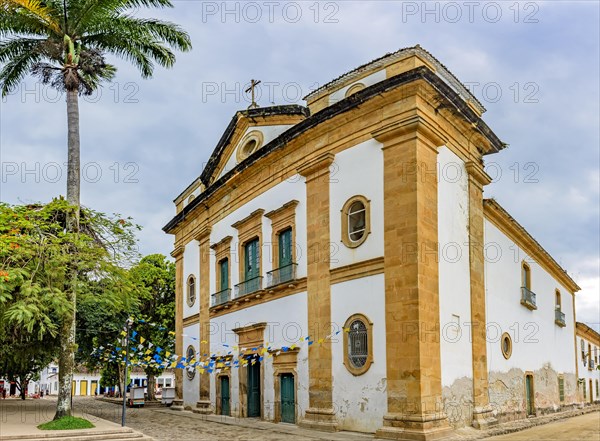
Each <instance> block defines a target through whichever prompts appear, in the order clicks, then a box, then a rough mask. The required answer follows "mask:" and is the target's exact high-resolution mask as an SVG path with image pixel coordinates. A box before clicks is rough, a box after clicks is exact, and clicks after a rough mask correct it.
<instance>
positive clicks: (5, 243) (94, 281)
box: [0, 199, 138, 404]
mask: <svg viewBox="0 0 600 441" xmlns="http://www.w3.org/2000/svg"><path fill="white" fill-rule="evenodd" d="M72 210H73V207H72V206H71V205H69V204H68V203H67V202H66V201H65V200H64V199H57V200H54V201H52V202H50V203H48V204H46V205H41V204H34V205H27V206H23V205H21V206H10V205H7V204H2V203H0V334H1V335H2V337H3V341H5V340H4V339H6V341H8V342H9V344H10V345H11V346H10V347H9V350H10V354H11V356H12V357H13V358H14V360H12V364H10V363H6V367H5V368H4V370H5V371H8V370H9V368H10V369H11V372H14V373H12V374H11V375H21V376H22V379H23V378H24V375H26V374H27V373H26V372H25V371H24V370H23V369H24V367H26V365H27V364H29V365H30V369H31V370H32V371H35V370H38V368H39V366H43V365H44V363H46V364H47V356H52V357H55V356H56V355H57V353H58V354H60V349H61V348H60V342H61V338H60V337H61V335H60V333H61V329H64V322H65V321H67V322H68V321H69V320H70V317H71V316H73V314H72V312H71V309H72V308H73V304H72V303H71V302H69V301H68V299H69V296H68V294H67V291H68V290H71V291H73V290H74V289H73V288H72V287H70V286H69V284H70V283H71V282H72V279H70V278H69V274H70V272H71V271H73V270H75V271H77V274H78V277H77V285H78V286H77V290H78V291H79V292H82V293H84V294H88V295H93V293H96V297H97V299H96V302H99V301H102V302H105V303H106V305H107V306H108V307H110V305H117V306H118V305H119V304H118V299H120V298H121V297H124V298H127V295H128V293H129V292H130V291H131V290H132V284H131V283H130V281H129V277H128V272H127V271H126V270H124V269H123V267H124V266H126V265H129V266H130V265H131V264H132V263H133V262H134V261H136V260H137V258H138V254H137V247H136V245H137V244H136V241H135V236H134V232H135V230H136V228H138V227H136V226H135V225H134V224H133V223H132V222H131V220H130V219H122V218H121V217H119V216H114V217H108V216H106V215H104V214H102V213H97V212H94V211H92V210H89V209H83V210H81V219H80V231H79V232H73V231H71V230H69V229H68V228H67V222H68V221H67V219H68V213H69V212H70V211H72ZM99 287H104V288H107V289H99ZM108 288H109V289H108ZM82 298H83V299H84V300H85V299H86V298H87V297H86V296H85V295H84V296H83V297H82ZM4 346H6V345H4ZM72 349H73V351H75V350H76V346H75V345H73V348H72ZM3 358H4V357H3ZM36 360H41V361H39V362H37V361H36ZM59 369H60V366H59ZM69 395H70V385H69ZM69 401H70V400H69ZM69 404H70V403H69Z"/></svg>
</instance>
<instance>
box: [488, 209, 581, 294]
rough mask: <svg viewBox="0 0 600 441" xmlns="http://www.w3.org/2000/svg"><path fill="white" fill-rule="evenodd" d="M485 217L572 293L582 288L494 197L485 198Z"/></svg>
mask: <svg viewBox="0 0 600 441" xmlns="http://www.w3.org/2000/svg"><path fill="white" fill-rule="evenodd" d="M483 211H484V215H485V218H486V219H487V220H489V221H490V222H491V223H493V224H494V225H495V226H496V227H497V228H499V229H500V230H501V231H502V232H503V233H504V234H506V235H507V236H508V237H509V238H510V239H511V240H513V241H514V242H515V243H516V244H517V245H518V246H519V247H520V248H522V249H523V250H524V251H525V252H526V253H527V254H529V256H530V257H532V258H533V259H534V260H535V261H536V262H537V263H538V264H539V265H540V266H542V267H543V268H544V269H545V270H546V271H548V273H550V275H552V276H553V277H554V278H555V279H556V280H557V281H558V282H560V283H561V284H563V285H564V286H565V288H567V289H568V290H569V292H571V293H572V294H574V293H575V292H577V291H580V290H581V288H580V287H579V286H578V285H577V283H575V281H574V280H573V279H572V278H571V276H569V274H568V273H567V272H566V271H565V270H564V269H563V268H562V267H561V266H560V265H559V264H558V262H556V260H554V259H553V258H552V256H551V255H550V254H549V253H548V252H547V251H546V250H545V249H544V248H543V247H542V246H541V245H540V244H539V243H538V242H537V241H536V240H535V239H534V238H533V237H532V236H531V235H530V234H529V233H528V232H527V230H525V228H523V226H521V224H519V223H518V222H517V221H516V220H515V219H514V218H513V217H512V216H511V215H510V214H508V212H507V211H506V210H505V209H504V208H502V206H500V204H498V202H496V201H495V200H494V199H484V200H483Z"/></svg>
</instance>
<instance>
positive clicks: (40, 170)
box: [0, 0, 600, 329]
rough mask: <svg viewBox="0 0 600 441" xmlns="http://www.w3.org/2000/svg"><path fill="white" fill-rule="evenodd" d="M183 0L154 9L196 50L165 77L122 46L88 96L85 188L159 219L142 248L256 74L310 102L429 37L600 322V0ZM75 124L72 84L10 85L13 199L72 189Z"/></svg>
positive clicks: (3, 126) (162, 248)
mask: <svg viewBox="0 0 600 441" xmlns="http://www.w3.org/2000/svg"><path fill="white" fill-rule="evenodd" d="M174 4H175V8H174V9H171V10H164V11H156V12H153V13H152V14H151V15H153V16H155V17H157V18H161V19H166V20H171V21H174V22H177V23H179V24H180V25H182V26H183V27H184V28H185V29H186V30H188V31H189V33H190V35H191V37H192V41H193V45H194V49H193V51H192V52H189V53H186V54H181V55H179V57H178V62H177V65H176V66H175V68H173V69H171V70H168V71H167V70H163V69H157V71H156V74H155V76H154V78H153V79H151V80H141V79H140V78H139V75H138V73H137V72H136V71H135V69H134V68H132V67H131V66H129V65H128V64H127V63H125V62H123V61H119V60H115V64H116V65H117V66H118V68H119V71H118V75H117V77H116V80H115V82H114V83H113V84H112V85H105V86H104V87H103V89H102V90H101V91H100V93H99V94H97V95H96V96H93V97H91V98H86V99H84V100H83V101H82V104H81V134H82V163H83V173H84V182H83V187H82V202H83V203H84V204H85V205H87V206H90V207H93V208H95V209H97V210H101V211H105V212H118V213H122V214H123V215H130V216H133V217H134V218H135V220H136V221H137V222H138V223H140V224H142V225H143V227H144V230H143V232H142V233H141V234H140V249H141V251H142V252H143V253H145V254H147V253H154V252H160V253H164V254H168V253H169V251H170V250H171V249H172V238H171V237H170V236H167V235H165V234H164V233H163V232H162V230H161V227H162V226H163V225H164V224H165V223H166V222H167V221H168V220H169V219H170V218H171V217H172V215H173V214H174V206H173V204H172V200H173V199H174V198H175V196H177V195H178V194H179V193H180V191H181V190H183V189H184V188H185V187H186V186H187V185H188V184H189V183H190V182H191V181H192V180H193V179H195V178H196V177H197V176H198V175H199V174H200V172H201V170H202V167H203V164H204V163H205V162H206V160H207V159H208V157H209V155H210V153H211V151H212V149H213V147H214V146H215V144H216V142H217V140H218V139H219V137H220V135H221V133H222V131H223V130H224V129H225V126H226V125H227V123H228V122H229V120H230V118H231V117H232V115H233V114H234V112H235V111H236V110H240V109H243V108H246V107H247V106H248V104H249V103H248V101H247V99H248V98H247V96H245V95H244V94H243V89H245V86H246V85H247V83H248V82H249V81H250V79H252V78H256V79H260V80H262V81H263V87H262V89H261V90H260V92H261V96H260V99H259V104H261V105H263V106H267V105H270V104H271V103H274V104H289V103H299V104H302V100H301V98H302V97H303V96H304V95H306V94H307V93H308V92H310V91H311V90H313V89H314V88H316V87H318V86H319V85H322V84H324V83H326V82H327V81H329V80H331V79H333V78H335V77H337V76H338V75H340V74H342V73H344V72H346V71H348V70H350V69H352V68H354V67H356V66H358V65H360V64H363V63H365V62H368V61H370V60H372V59H374V58H377V57H379V56H381V55H383V54H385V53H387V52H392V51H395V50H397V49H399V48H401V47H406V46H412V45H415V44H420V45H421V46H423V47H424V48H425V49H427V50H429V51H430V52H431V53H432V54H433V55H434V56H436V57H437V58H438V59H439V60H440V61H441V62H442V63H444V64H445V65H446V66H447V67H448V68H449V69H450V70H451V71H452V72H453V73H454V74H455V75H456V76H457V77H458V78H459V79H460V80H461V81H463V82H464V83H466V84H467V85H468V86H469V87H470V88H471V89H472V91H473V92H474V93H475V95H476V96H477V97H478V98H479V99H480V101H481V102H482V103H483V104H484V105H485V107H486V108H487V112H486V114H485V115H484V119H485V121H486V122H487V123H488V124H489V125H490V126H491V127H492V129H493V130H494V131H495V132H496V133H497V134H498V136H499V137H500V138H501V139H502V140H503V141H505V142H507V143H509V144H510V147H509V148H508V149H507V150H505V151H503V152H502V153H500V154H497V155H494V156H491V157H488V158H487V163H488V165H490V164H491V163H493V165H492V167H494V170H490V171H494V176H495V177H496V179H495V181H496V182H495V183H494V184H492V185H490V186H489V187H488V188H487V189H486V192H485V195H486V197H492V196H493V197H496V198H497V199H498V201H499V202H500V203H501V204H502V205H503V206H504V207H505V208H506V209H507V210H508V211H509V212H510V213H511V214H512V215H513V216H514V217H515V218H516V219H517V220H518V221H519V222H520V223H521V224H522V225H524V226H525V227H526V228H527V229H528V230H529V232H530V233H531V234H532V235H533V236H534V237H535V238H536V239H537V240H538V241H539V242H540V243H541V244H542V245H543V246H544V247H545V248H546V249H547V250H548V251H549V252H550V253H551V254H552V255H553V256H554V257H555V259H556V260H557V261H558V262H559V263H561V264H562V265H563V267H564V268H566V269H567V270H568V271H569V273H570V274H571V275H572V276H573V277H574V278H575V280H576V281H577V282H578V283H579V285H580V286H581V287H582V288H583V289H582V292H581V293H579V294H578V295H577V309H578V319H579V320H582V321H586V322H588V323H590V324H592V325H595V327H596V328H597V329H598V324H599V322H600V319H599V314H600V309H599V299H598V297H599V291H600V274H599V271H600V269H599V268H600V256H599V205H600V204H599V197H600V195H599V187H600V181H599V162H600V159H599V150H600V149H599V147H600V140H599V131H600V130H599V118H600V110H599V102H600V96H599V81H598V78H599V74H600V73H599V45H598V41H599V39H600V36H599V28H598V23H599V18H600V17H599V6H598V2H595V1H582V2H573V1H569V2H567V1H565V2H558V1H552V2H550V1H549V2H520V3H518V2H513V1H510V2H508V1H507V2H502V1H498V2H487V1H484V2H461V1H459V2H450V3H442V2H421V1H419V2H410V1H408V2H406V1H405V2H400V1H397V2H395V1H382V2H377V1H371V2H359V1H338V2H318V3H317V2H315V1H307V2H279V1H273V2H260V1H259V2H245V3H244V2H228V3H223V2H200V1H192V0H188V1H177V0H176V1H175V2H174ZM137 14H138V15H139V16H144V15H146V16H147V15H148V13H147V12H145V11H139V12H138V13H137ZM65 127H66V112H65V104H64V99H63V97H60V96H57V94H56V92H54V91H52V90H50V89H46V88H45V87H43V86H40V85H39V84H37V83H36V82H35V81H34V80H33V79H31V78H28V79H27V80H26V81H25V82H24V83H23V84H22V85H21V86H20V87H19V88H18V89H17V90H16V91H15V93H14V94H13V95H11V96H9V97H8V98H6V99H4V100H3V101H2V103H1V106H0V130H1V133H0V162H1V173H2V175H1V180H0V199H1V200H2V201H4V202H9V203H15V204H16V203H22V202H30V201H40V200H41V201H47V200H49V199H50V198H51V197H53V196H56V195H58V194H64V188H65V180H66V167H65V166H64V163H65V161H66V129H65ZM498 171H499V172H500V174H498ZM491 174H492V173H491Z"/></svg>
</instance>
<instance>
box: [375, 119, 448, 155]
mask: <svg viewBox="0 0 600 441" xmlns="http://www.w3.org/2000/svg"><path fill="white" fill-rule="evenodd" d="M372 135H373V138H375V139H376V140H377V141H379V142H381V143H383V144H390V143H393V141H397V143H401V142H403V141H406V140H408V139H412V138H414V137H415V136H418V135H422V136H424V137H425V138H427V139H428V140H429V141H430V142H431V143H432V146H435V147H440V146H442V145H444V144H445V143H446V140H445V139H444V136H443V135H442V134H441V133H440V132H439V131H438V130H437V129H436V128H435V126H434V125H433V124H431V123H430V122H429V121H427V119H425V118H423V117H422V116H420V115H411V116H409V117H407V118H405V119H402V120H400V121H395V122H393V123H391V124H388V125H386V126H383V127H381V128H379V129H377V130H375V131H373V132H372ZM384 148H385V147H384Z"/></svg>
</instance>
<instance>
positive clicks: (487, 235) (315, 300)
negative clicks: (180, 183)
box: [164, 46, 581, 440]
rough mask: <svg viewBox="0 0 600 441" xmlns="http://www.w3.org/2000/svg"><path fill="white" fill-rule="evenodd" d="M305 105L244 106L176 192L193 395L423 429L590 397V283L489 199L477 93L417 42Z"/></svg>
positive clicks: (328, 426) (318, 418)
mask: <svg viewBox="0 0 600 441" xmlns="http://www.w3.org/2000/svg"><path fill="white" fill-rule="evenodd" d="M305 100H306V107H304V106H300V105H283V106H272V107H258V106H255V105H252V106H250V108H248V109H246V110H240V111H238V112H237V113H236V114H235V115H234V116H233V118H232V119H231V121H230V123H229V125H228V126H227V127H226V129H225V132H224V133H223V135H222V137H221V139H220V140H219V141H218V143H217V145H216V147H215V149H214V151H213V153H212V155H211V157H210V159H209V161H208V163H207V164H206V166H205V168H204V170H203V171H202V173H201V175H200V176H199V177H198V178H197V179H196V180H195V181H194V182H192V183H191V184H190V185H189V186H188V187H187V188H186V189H185V190H184V191H183V192H182V193H181V194H180V195H179V196H177V198H176V199H175V201H174V202H175V206H176V214H175V216H174V217H173V218H172V219H171V220H170V221H169V222H168V224H167V225H166V226H165V227H164V231H165V232H167V233H169V234H172V235H174V238H175V248H174V251H173V253H172V256H173V257H174V258H175V259H176V268H177V287H176V289H177V317H176V334H177V337H176V346H177V353H178V354H182V355H183V356H184V357H185V361H186V362H187V363H188V364H191V366H192V368H189V367H188V368H187V369H178V370H177V374H176V389H177V395H178V397H179V400H178V403H177V404H181V406H183V407H184V408H187V409H191V410H194V411H196V412H199V413H216V414H222V415H231V416H235V417H238V418H260V419H263V420H266V421H273V422H287V423H292V424H298V425H300V426H303V427H309V428H316V429H319V430H326V431H337V430H351V431H360V432H367V433H375V434H376V436H377V437H380V438H386V439H419V440H426V439H438V438H444V437H445V436H449V435H451V434H452V430H453V429H454V428H457V427H462V426H474V427H476V428H486V427H489V426H490V425H492V424H495V423H496V422H498V421H507V420H511V419H517V418H526V417H527V416H529V415H539V414H543V413H547V412H556V411H559V410H561V409H565V408H568V407H569V406H573V405H575V404H577V403H579V402H580V400H581V397H580V392H579V389H578V374H577V369H578V368H577V357H578V356H579V352H578V351H576V347H575V342H576V325H575V300H574V295H575V292H576V291H578V290H579V287H578V286H577V284H576V283H575V282H574V281H573V279H572V278H571V277H570V276H569V275H568V274H567V272H566V271H565V270H564V269H562V268H561V266H560V265H559V264H558V263H557V262H556V261H555V260H554V259H553V258H552V257H551V256H550V255H549V254H548V253H547V252H546V251H545V250H544V248H542V246H541V245H540V244H539V243H538V242H536V240H535V239H533V237H532V236H531V235H530V234H529V233H528V232H527V231H526V230H525V229H524V228H523V227H522V226H521V225H520V224H519V223H518V222H517V220H515V219H514V218H513V217H511V215H510V214H509V213H508V212H507V211H506V210H505V209H504V208H503V207H502V205H501V204H500V203H501V201H496V200H493V199H485V198H484V196H483V193H484V188H485V187H486V186H487V185H490V183H491V181H492V179H491V177H490V176H489V175H488V173H486V170H485V169H484V165H485V159H486V157H488V156H490V155H495V154H501V151H502V150H503V149H504V148H505V147H506V144H505V143H504V142H502V141H501V139H500V138H499V137H498V136H497V135H496V134H495V133H494V132H493V131H492V129H491V128H490V127H488V125H487V124H486V123H485V122H484V121H483V119H482V114H483V113H484V111H485V109H484V107H483V106H482V105H481V103H480V102H479V101H478V100H477V99H476V98H475V97H474V96H473V95H472V94H471V93H470V92H469V91H468V90H467V88H466V87H465V86H464V85H463V84H461V82H460V81H459V80H458V79H457V78H456V77H455V76H454V75H453V74H452V73H451V72H450V71H449V70H448V69H447V68H446V67H445V66H444V65H443V64H441V63H440V62H439V61H438V60H437V59H436V58H434V57H433V56H432V55H431V54H430V53H429V52H427V51H425V50H424V49H422V48H421V47H420V46H415V47H410V48H405V49H401V50H399V51H397V52H394V53H391V54H387V55H385V56H383V57H381V58H379V59H376V60H374V61H372V62H370V63H368V64H365V65H363V66H360V67H358V68H356V69H354V70H352V71H350V72H348V73H345V74H343V75H342V76H340V77H338V78H336V79H335V80H333V81H331V82H329V83H328V84H326V85H324V86H322V87H320V88H319V89H317V90H315V91H313V92H312V93H310V94H309V95H308V96H307V97H305ZM492 185H493V184H492ZM565 222H567V220H565ZM211 360H212V361H211Z"/></svg>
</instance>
